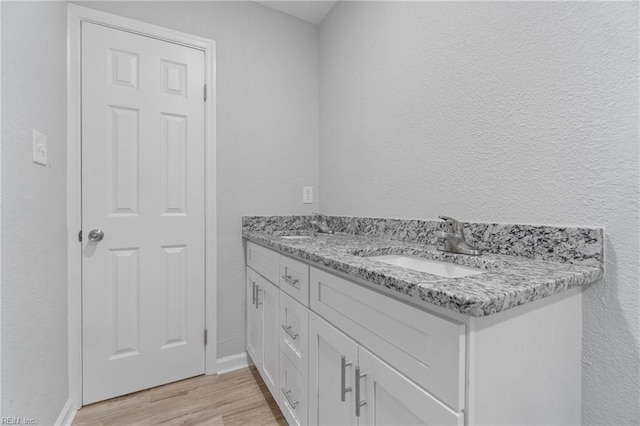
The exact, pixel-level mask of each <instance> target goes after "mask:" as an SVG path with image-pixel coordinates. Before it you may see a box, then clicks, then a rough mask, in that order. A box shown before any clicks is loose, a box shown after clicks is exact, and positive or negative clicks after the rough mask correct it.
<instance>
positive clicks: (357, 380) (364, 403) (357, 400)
mask: <svg viewBox="0 0 640 426" xmlns="http://www.w3.org/2000/svg"><path fill="white" fill-rule="evenodd" d="M366 375H367V373H365V372H363V373H360V367H356V417H360V407H362V406H363V405H367V401H360V379H361V378H363V377H366Z"/></svg>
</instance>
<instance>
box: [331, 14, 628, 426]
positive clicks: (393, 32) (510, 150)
mask: <svg viewBox="0 0 640 426" xmlns="http://www.w3.org/2000/svg"><path fill="white" fill-rule="evenodd" d="M320 65H321V72H320V81H321V83H320V87H321V89H320V99H321V108H320V116H321V120H320V129H321V134H320V185H321V188H320V189H321V202H322V211H323V213H327V214H333V215H363V216H364V215H366V216H386V217H409V218H429V219H433V218H436V217H437V216H438V215H439V214H448V215H451V216H454V217H458V218H460V219H462V220H471V221H491V222H494V221H495V222H506V223H532V224H558V225H586V226H603V227H605V235H606V265H605V268H606V274H605V279H604V280H602V281H601V282H599V283H597V284H595V285H593V286H592V287H591V288H589V289H587V290H586V292H585V296H584V307H583V317H584V328H583V401H584V405H583V419H584V422H585V423H586V424H599V423H600V424H605V423H606V424H635V423H637V422H638V419H639V418H640V407H639V405H640V390H639V381H640V367H639V362H640V361H639V359H640V356H639V353H640V346H639V345H640V342H639V340H640V339H639V336H640V330H639V328H638V327H639V325H640V309H638V307H639V305H640V299H639V291H640V289H639V287H638V282H640V275H639V270H638V267H639V266H638V258H639V248H638V243H639V237H640V232H639V229H638V224H639V213H638V212H639V208H638V203H639V179H638V146H639V140H638V120H639V116H638V3H637V2H633V3H631V2H627V3H622V2H618V3H609V2H606V3H588V2H577V3H568V2H567V3H548V2H542V3H520V2H477V3H474V2H472V3H457V2H429V3H427V2H424V3H423V2H407V3H390V2H339V3H338V4H337V5H336V6H335V7H334V8H333V10H332V11H331V12H330V14H329V16H328V18H327V19H325V21H324V22H323V23H322V24H321V26H320Z"/></svg>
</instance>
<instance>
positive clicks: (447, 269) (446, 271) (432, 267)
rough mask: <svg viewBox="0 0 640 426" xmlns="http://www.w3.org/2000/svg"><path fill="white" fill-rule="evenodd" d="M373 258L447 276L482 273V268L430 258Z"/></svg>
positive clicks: (400, 256) (458, 276)
mask: <svg viewBox="0 0 640 426" xmlns="http://www.w3.org/2000/svg"><path fill="white" fill-rule="evenodd" d="M369 259H371V260H377V261H378V262H384V263H388V264H389V265H394V266H400V267H402V268H407V269H413V270H414V271H420V272H426V273H427V274H432V275H438V276H440V277H447V278H460V277H468V276H470V275H477V274H482V273H483V272H485V271H484V270H482V269H475V268H467V267H465V266H460V265H455V264H453V263H448V262H439V261H437V260H428V259H423V258H421V257H414V256H404V255H397V254H392V255H385V256H371V257H369Z"/></svg>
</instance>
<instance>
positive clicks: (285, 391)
mask: <svg viewBox="0 0 640 426" xmlns="http://www.w3.org/2000/svg"><path fill="white" fill-rule="evenodd" d="M281 390H282V393H283V394H284V397H285V399H286V400H287V402H288V403H289V405H290V406H291V407H292V408H293V409H294V410H295V408H296V407H297V406H298V402H299V401H294V400H293V399H291V395H289V394H290V393H291V389H289V390H287V389H285V388H281Z"/></svg>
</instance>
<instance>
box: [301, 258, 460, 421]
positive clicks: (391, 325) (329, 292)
mask: <svg viewBox="0 0 640 426" xmlns="http://www.w3.org/2000/svg"><path fill="white" fill-rule="evenodd" d="M310 276H311V278H310V306H311V309H312V310H313V311H315V312H317V313H318V314H320V315H321V316H323V317H324V318H325V319H327V320H328V321H329V322H330V323H333V324H334V325H335V326H336V327H338V328H339V329H341V330H342V331H343V332H344V333H346V334H347V335H349V336H358V341H359V343H360V344H362V346H364V347H366V348H368V349H369V350H371V351H372V352H373V353H375V354H376V355H378V356H379V357H381V358H382V359H384V360H385V361H386V362H388V363H389V364H390V365H393V366H394V367H395V368H397V369H398V370H399V371H400V372H401V373H403V374H404V375H406V376H407V377H411V379H412V380H413V381H415V382H416V383H417V384H418V385H420V386H422V387H423V388H425V389H427V390H428V391H429V392H431V393H433V394H434V395H435V396H437V397H438V398H439V399H441V400H442V401H444V402H445V403H446V404H447V405H448V406H450V407H451V408H453V409H454V410H455V411H460V410H462V409H463V408H464V405H465V404H464V389H465V388H464V386H465V326H464V324H460V323H456V322H454V321H450V320H448V319H444V318H441V317H439V316H436V315H434V314H431V313H429V312H426V311H423V310H420V309H418V308H415V307H413V306H410V305H408V304H406V303H402V302H400V301H397V300H394V299H392V298H390V297H388V296H384V295H382V294H379V293H377V292H375V291H373V290H370V289H367V288H365V287H364V286H362V285H359V284H355V283H353V282H350V281H347V280H344V279H342V278H340V277H337V276H335V275H333V274H329V273H327V272H324V271H321V270H319V269H316V268H311V272H310Z"/></svg>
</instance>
